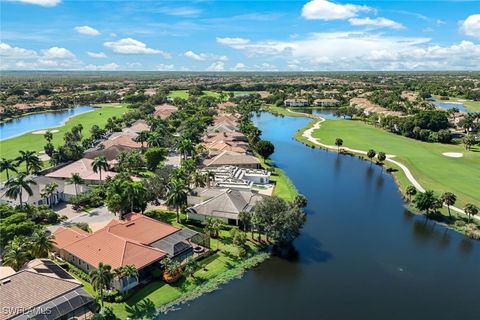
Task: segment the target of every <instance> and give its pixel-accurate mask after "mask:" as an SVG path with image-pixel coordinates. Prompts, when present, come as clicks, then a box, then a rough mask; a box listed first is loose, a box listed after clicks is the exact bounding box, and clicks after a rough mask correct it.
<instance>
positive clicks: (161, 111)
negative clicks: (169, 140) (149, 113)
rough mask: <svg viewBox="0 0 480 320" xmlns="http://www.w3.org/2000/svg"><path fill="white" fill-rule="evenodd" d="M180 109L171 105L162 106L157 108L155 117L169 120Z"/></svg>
mask: <svg viewBox="0 0 480 320" xmlns="http://www.w3.org/2000/svg"><path fill="white" fill-rule="evenodd" d="M177 110H178V108H177V107H175V106H174V105H171V104H162V105H159V106H156V107H155V112H154V113H153V115H154V116H155V117H158V118H161V119H167V118H168V117H170V115H171V114H172V113H174V112H175V111H177Z"/></svg>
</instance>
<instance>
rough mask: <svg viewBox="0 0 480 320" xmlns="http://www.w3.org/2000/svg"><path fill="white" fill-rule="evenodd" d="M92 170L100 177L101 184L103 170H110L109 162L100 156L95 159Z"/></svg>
mask: <svg viewBox="0 0 480 320" xmlns="http://www.w3.org/2000/svg"><path fill="white" fill-rule="evenodd" d="M92 169H93V172H95V173H97V172H98V175H99V177H100V182H101V181H102V170H103V171H107V170H108V161H107V158H106V157H105V156H98V157H96V158H95V159H93V162H92Z"/></svg>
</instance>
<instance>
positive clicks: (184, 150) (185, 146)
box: [177, 139, 195, 159]
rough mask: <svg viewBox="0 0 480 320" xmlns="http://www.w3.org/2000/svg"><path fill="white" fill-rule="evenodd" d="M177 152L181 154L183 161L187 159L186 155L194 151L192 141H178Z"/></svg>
mask: <svg viewBox="0 0 480 320" xmlns="http://www.w3.org/2000/svg"><path fill="white" fill-rule="evenodd" d="M177 150H178V152H180V153H181V154H182V156H183V159H187V157H188V155H189V154H191V153H192V152H193V151H194V150H195V147H194V146H193V144H192V141H190V140H188V139H181V140H180V141H178V144H177Z"/></svg>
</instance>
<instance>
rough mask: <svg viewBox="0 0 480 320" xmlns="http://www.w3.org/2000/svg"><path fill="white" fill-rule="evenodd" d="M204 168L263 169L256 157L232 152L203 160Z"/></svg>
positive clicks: (224, 152) (223, 152)
mask: <svg viewBox="0 0 480 320" xmlns="http://www.w3.org/2000/svg"><path fill="white" fill-rule="evenodd" d="M203 166H204V167H208V168H210V167H212V168H213V167H222V166H236V167H240V168H248V169H260V168H261V164H260V160H258V159H257V158H256V157H254V156H252V155H249V154H243V153H237V152H231V151H222V152H221V153H220V154H218V155H215V156H211V157H207V158H205V159H204V160H203Z"/></svg>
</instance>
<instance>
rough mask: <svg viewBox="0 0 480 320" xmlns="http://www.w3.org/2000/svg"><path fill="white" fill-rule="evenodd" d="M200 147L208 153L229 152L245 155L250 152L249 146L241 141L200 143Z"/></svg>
mask: <svg viewBox="0 0 480 320" xmlns="http://www.w3.org/2000/svg"><path fill="white" fill-rule="evenodd" d="M202 145H203V146H204V147H205V149H207V150H208V151H231V152H237V153H247V152H248V151H249V150H250V145H249V144H248V143H247V142H243V141H225V140H217V141H213V142H208V143H202ZM217 154H218V152H217Z"/></svg>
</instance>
